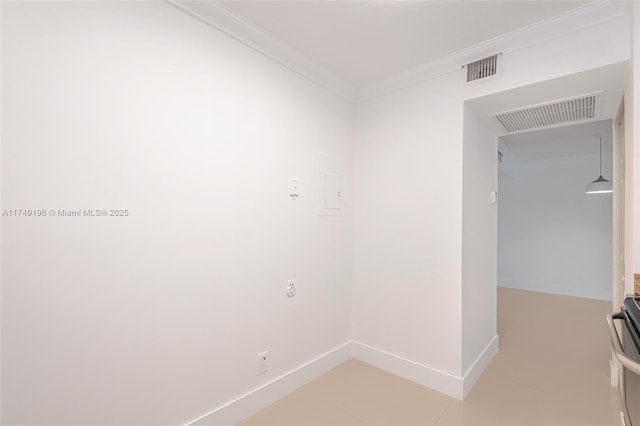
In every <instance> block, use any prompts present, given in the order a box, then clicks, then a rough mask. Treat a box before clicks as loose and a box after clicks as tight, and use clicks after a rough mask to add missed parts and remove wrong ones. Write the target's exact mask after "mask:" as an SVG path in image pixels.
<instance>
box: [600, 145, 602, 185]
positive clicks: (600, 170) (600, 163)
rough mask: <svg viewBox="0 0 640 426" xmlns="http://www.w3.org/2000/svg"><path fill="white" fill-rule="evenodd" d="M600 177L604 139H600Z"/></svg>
mask: <svg viewBox="0 0 640 426" xmlns="http://www.w3.org/2000/svg"><path fill="white" fill-rule="evenodd" d="M600 176H602V138H600Z"/></svg>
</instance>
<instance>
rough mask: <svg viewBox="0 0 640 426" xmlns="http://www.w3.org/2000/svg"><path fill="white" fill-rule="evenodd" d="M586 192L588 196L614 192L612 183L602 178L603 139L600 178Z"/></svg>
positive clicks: (588, 186)
mask: <svg viewBox="0 0 640 426" xmlns="http://www.w3.org/2000/svg"><path fill="white" fill-rule="evenodd" d="M585 192H586V193H587V194H608V193H611V192H613V184H612V183H611V181H609V180H606V179H605V178H603V177H602V138H600V176H598V179H596V180H594V181H593V182H591V183H590V184H589V185H587V187H586V190H585Z"/></svg>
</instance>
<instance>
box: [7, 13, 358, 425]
mask: <svg viewBox="0 0 640 426" xmlns="http://www.w3.org/2000/svg"><path fill="white" fill-rule="evenodd" d="M352 112H353V107H352V105H350V104H348V103H346V102H344V101H342V100H340V99H338V98H336V97H335V96H334V95H332V94H330V93H329V92H328V91H326V90H325V89H322V88H319V87H317V86H315V85H314V84H311V83H309V82H308V81H307V80H304V79H303V78H301V77H299V76H298V75H296V74H294V73H292V72H290V71H289V70H287V69H285V68H284V67H282V66H281V65H278V64H276V63H275V62H272V61H271V60H268V59H266V58H265V57H263V56H261V55H260V54H258V53H256V52H254V51H252V50H250V49H248V48H246V47H245V46H243V45H241V44H239V43H238V42H236V41H234V40H233V39H231V38H229V37H228V36H226V35H223V34H221V33H218V32H217V31H215V30H213V29H212V28H210V27H207V26H206V25H204V24H202V23H201V22H199V21H197V20H194V19H193V18H192V17H190V16H188V15H186V14H184V13H182V12H179V11H177V10H176V9H175V8H173V7H172V6H170V5H168V4H167V3H163V2H68V3H53V2H42V3H32V2H2V122H3V126H2V208H3V209H25V208H37V209H56V210H57V209H103V208H104V209H111V208H122V209H125V208H126V209H129V212H130V215H129V216H128V217H106V218H90V217H41V218H33V217H31V218H26V217H20V218H6V217H5V218H3V223H2V224H3V235H2V255H3V259H2V423H3V424H21V425H29V424H31V425H35V424H50V425H54V424H60V425H62V424H64V425H73V424H78V425H86V424H105V425H106V424H110V425H115V424H131V425H132V424H138V425H145V424H146V425H151V424H153V425H159V424H179V423H184V422H186V421H189V420H191V419H193V418H195V417H197V416H198V415H200V414H203V413H205V412H206V411H209V410H211V409H214V408H216V407H217V406H220V405H222V404H224V403H226V402H228V401H229V400H231V399H233V398H235V397H238V396H240V395H242V394H243V393H245V392H248V391H250V390H252V389H255V388H256V387H258V386H260V385H262V384H264V383H266V382H268V381H270V380H272V379H274V378H275V377H277V376H279V375H281V374H284V373H287V372H289V371H290V370H292V369H294V368H295V367H298V366H300V365H301V364H303V363H306V362H307V361H309V360H311V359H313V358H314V357H317V356H319V355H321V354H323V353H325V352H327V351H330V350H332V349H334V348H335V347H337V346H339V345H342V344H344V343H345V342H348V341H349V340H350V321H351V286H350V283H351V232H352V225H351V222H352V217H351V212H350V208H348V209H347V212H346V216H345V217H331V218H326V217H318V216H317V215H316V196H315V195H316V194H315V192H314V191H315V186H316V181H315V179H316V170H315V167H316V161H317V153H318V152H324V153H328V154H330V155H332V156H334V157H335V158H340V159H342V160H343V161H344V162H346V164H347V171H346V172H345V174H344V175H343V178H344V180H345V182H346V183H345V188H344V193H345V194H346V195H347V201H349V202H350V199H349V193H350V185H351V184H350V181H351V176H350V172H349V169H350V168H351V167H350V164H351V161H352V150H351V137H352V124H353V121H352ZM289 176H297V177H299V178H300V184H301V188H302V194H301V197H300V199H298V200H297V201H292V200H291V199H290V198H289V197H288V193H287V180H288V178H289ZM289 278H295V279H296V280H297V285H298V294H297V296H296V297H295V298H293V299H288V298H287V297H286V296H285V286H286V282H287V279H289ZM263 350H269V351H270V360H269V364H270V365H269V369H270V371H269V372H268V373H267V374H265V375H262V376H257V374H256V373H257V354H258V353H260V352H262V351H263ZM245 414H248V413H245Z"/></svg>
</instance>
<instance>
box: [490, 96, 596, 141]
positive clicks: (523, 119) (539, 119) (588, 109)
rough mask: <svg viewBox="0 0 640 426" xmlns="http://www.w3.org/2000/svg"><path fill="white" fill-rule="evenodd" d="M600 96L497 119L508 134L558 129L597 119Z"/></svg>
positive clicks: (513, 112)
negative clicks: (547, 128) (565, 125)
mask: <svg viewBox="0 0 640 426" xmlns="http://www.w3.org/2000/svg"><path fill="white" fill-rule="evenodd" d="M598 99H599V94H597V93H596V94H592V95H585V96H580V97H578V98H571V99H565V100H561V101H554V102H550V103H546V104H540V105H535V106H532V107H526V108H520V109H515V110H512V111H507V112H503V113H501V114H496V116H495V117H496V119H497V120H498V122H499V123H500V124H502V127H504V129H505V130H506V131H507V132H508V133H513V132H522V131H525V130H532V129H541V128H545V127H556V126H561V125H564V124H570V123H574V122H579V121H587V120H594V119H595V118H596V117H597V106H598Z"/></svg>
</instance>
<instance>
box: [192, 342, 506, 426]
mask: <svg viewBox="0 0 640 426" xmlns="http://www.w3.org/2000/svg"><path fill="white" fill-rule="evenodd" d="M497 352H498V336H497V335H496V336H495V337H494V338H493V339H492V340H491V342H489V344H488V345H487V346H486V347H485V349H484V350H483V351H482V353H481V354H480V355H479V356H478V358H477V359H476V361H475V362H474V363H473V364H472V365H471V367H470V368H469V369H468V370H467V372H466V373H465V375H464V376H463V377H462V378H461V377H457V376H455V375H453V374H450V373H446V372H444V371H440V370H436V369H435V368H431V367H427V366H426V365H422V364H419V363H417V362H414V361H411V360H408V359H405V358H402V357H400V356H397V355H394V354H392V353H389V352H385V351H383V350H381V349H377V348H374V347H372V346H369V345H366V344H364V343H360V342H355V341H350V342H347V343H345V344H343V345H341V346H339V347H337V348H335V349H333V350H331V351H329V352H327V353H326V354H324V355H321V356H319V357H317V358H315V359H313V360H311V361H309V362H307V363H305V364H303V365H301V366H300V367H298V368H296V369H294V370H291V371H290V372H288V373H285V374H283V375H281V376H280V377H277V378H275V379H273V380H271V381H270V382H268V383H265V384H264V385H262V386H260V387H258V388H256V389H254V390H252V391H250V392H247V393H246V394H244V395H242V396H240V397H238V398H236V399H234V400H232V401H229V402H227V403H226V404H224V405H221V406H220V407H217V408H215V409H213V410H211V411H209V412H208V413H206V414H203V415H202V416H200V417H198V418H196V419H194V420H191V421H190V422H188V423H186V424H185V426H205V425H207V426H213V425H215V426H229V425H234V424H236V423H238V422H239V421H241V420H243V419H245V418H246V417H248V416H250V415H251V414H253V413H256V412H258V411H260V410H262V409H263V408H265V407H267V406H269V405H271V404H273V403H274V402H276V401H277V400H279V399H281V398H283V397H284V396H286V395H287V394H289V393H291V392H293V391H294V390H296V389H297V388H299V387H300V386H302V385H305V384H307V383H309V382H310V381H312V380H313V379H315V378H317V377H319V376H321V375H322V374H324V373H326V372H328V371H329V370H331V369H333V368H335V367H337V366H338V365H340V364H342V363H343V362H345V361H346V360H348V359H349V358H352V357H353V358H356V359H359V360H360V361H363V362H366V363H367V364H371V365H373V366H375V367H378V368H381V369H383V370H385V371H387V372H389V373H392V374H395V375H397V376H400V377H404V378H405V379H408V380H411V381H413V382H416V383H419V384H421V385H423V386H426V387H428V388H431V389H434V390H437V391H439V392H442V393H444V394H446V395H449V396H452V397H454V398H457V399H463V398H464V397H465V396H466V394H467V393H468V392H469V390H471V388H472V387H473V385H474V384H475V382H476V381H477V380H478V378H479V377H480V376H481V374H482V372H483V371H484V369H485V368H486V367H487V365H488V364H489V362H490V361H491V359H492V358H493V357H494V355H495V354H496V353H497Z"/></svg>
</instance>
